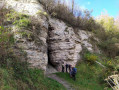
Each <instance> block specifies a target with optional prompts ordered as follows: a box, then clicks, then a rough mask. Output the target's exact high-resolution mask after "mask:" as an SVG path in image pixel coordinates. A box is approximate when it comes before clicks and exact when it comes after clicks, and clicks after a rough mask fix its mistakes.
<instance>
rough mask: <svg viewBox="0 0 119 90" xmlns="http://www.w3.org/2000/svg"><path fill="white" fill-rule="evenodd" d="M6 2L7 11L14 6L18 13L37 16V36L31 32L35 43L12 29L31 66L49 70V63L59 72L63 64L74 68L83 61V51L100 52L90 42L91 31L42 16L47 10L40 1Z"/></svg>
mask: <svg viewBox="0 0 119 90" xmlns="http://www.w3.org/2000/svg"><path fill="white" fill-rule="evenodd" d="M6 2H7V8H10V7H11V8H13V9H14V10H16V11H17V12H21V13H24V14H27V15H30V16H34V17H35V18H34V21H35V22H38V27H37V29H36V32H35V33H34V28H33V29H32V30H31V31H30V32H31V33H32V34H33V35H34V37H35V39H34V40H33V41H28V40H27V39H26V38H23V37H22V36H21V35H20V34H18V33H16V32H17V28H16V27H15V26H13V27H12V28H13V30H12V31H13V33H14V37H15V39H16V44H17V45H18V46H19V47H20V48H22V49H23V50H24V51H25V52H26V53H27V59H28V62H29V63H30V67H36V68H40V69H43V70H46V68H47V67H48V66H47V65H48V60H49V62H50V63H51V64H52V65H54V66H55V67H56V68H57V69H58V68H59V66H61V63H62V62H65V63H68V64H71V65H73V66H75V65H76V63H77V62H78V61H79V60H81V54H80V53H81V52H82V51H83V48H87V49H88V50H89V51H91V52H95V51H96V50H97V51H99V50H98V48H97V47H96V46H94V45H93V44H92V43H91V42H90V41H91V40H90V38H91V37H92V36H93V35H92V34H91V33H90V32H87V31H84V30H80V29H78V30H75V29H74V28H72V27H69V26H68V25H67V24H66V23H64V22H63V21H61V20H58V19H54V18H51V17H50V16H47V17H46V16H41V15H39V14H38V12H39V11H42V12H45V10H44V9H43V6H42V5H41V4H40V3H38V2H37V0H18V1H16V0H6ZM23 31H24V30H23ZM28 32H29V31H28ZM95 49H96V50H95ZM54 71H55V70H54Z"/></svg>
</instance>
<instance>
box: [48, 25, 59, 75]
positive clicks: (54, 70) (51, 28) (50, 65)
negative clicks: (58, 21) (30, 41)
mask: <svg viewBox="0 0 119 90" xmlns="http://www.w3.org/2000/svg"><path fill="white" fill-rule="evenodd" d="M52 30H54V28H53V27H52V26H51V25H50V24H49V26H48V37H47V55H48V64H47V68H46V73H47V74H51V73H56V72H57V70H56V69H55V68H56V66H55V65H53V64H52V61H51V56H50V55H51V54H50V53H51V49H50V45H49V44H50V39H49V38H50V34H51V31H52Z"/></svg>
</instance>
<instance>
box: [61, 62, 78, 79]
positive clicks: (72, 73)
mask: <svg viewBox="0 0 119 90" xmlns="http://www.w3.org/2000/svg"><path fill="white" fill-rule="evenodd" d="M65 71H66V73H69V74H70V77H72V78H73V79H74V80H76V73H77V69H76V68H75V67H72V65H70V64H67V63H66V64H64V62H63V64H62V72H65Z"/></svg>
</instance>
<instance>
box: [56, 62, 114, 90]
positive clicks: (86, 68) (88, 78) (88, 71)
mask: <svg viewBox="0 0 119 90" xmlns="http://www.w3.org/2000/svg"><path fill="white" fill-rule="evenodd" d="M102 71H103V68H102V67H100V66H99V65H97V64H94V65H88V64H86V63H85V62H82V63H80V64H78V65H77V74H76V81H74V80H73V79H71V78H70V76H69V74H68V73H56V75H58V76H59V77H61V78H64V79H65V80H66V81H68V82H69V83H71V84H72V85H73V87H74V88H75V89H76V90H104V88H107V90H112V89H111V88H108V87H107V85H106V83H104V81H103V80H102V77H101V76H102V75H101V74H102V73H104V72H102Z"/></svg>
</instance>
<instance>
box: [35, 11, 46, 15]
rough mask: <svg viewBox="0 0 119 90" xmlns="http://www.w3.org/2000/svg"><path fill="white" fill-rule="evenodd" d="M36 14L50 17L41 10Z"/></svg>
mask: <svg viewBox="0 0 119 90" xmlns="http://www.w3.org/2000/svg"><path fill="white" fill-rule="evenodd" d="M36 14H41V15H45V16H47V15H48V14H47V12H43V11H41V10H39V11H38V12H37V13H36Z"/></svg>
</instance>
